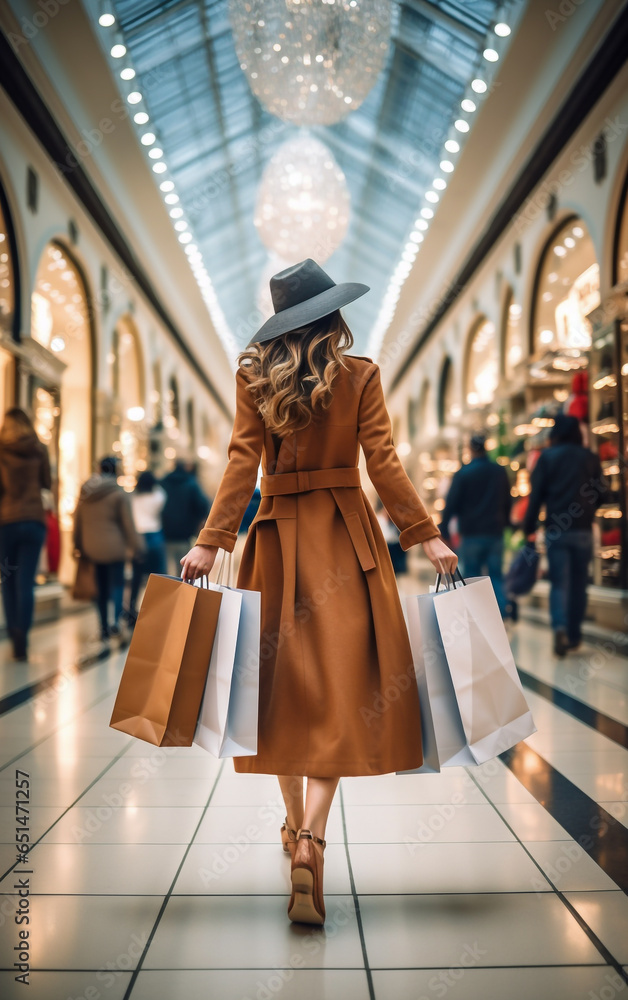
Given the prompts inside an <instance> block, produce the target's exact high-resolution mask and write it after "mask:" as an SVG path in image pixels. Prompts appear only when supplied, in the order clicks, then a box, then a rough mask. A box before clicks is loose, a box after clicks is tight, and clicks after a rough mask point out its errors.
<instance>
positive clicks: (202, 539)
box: [195, 528, 238, 552]
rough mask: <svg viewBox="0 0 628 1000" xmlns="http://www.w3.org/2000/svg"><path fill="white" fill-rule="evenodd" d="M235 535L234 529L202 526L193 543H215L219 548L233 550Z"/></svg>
mask: <svg viewBox="0 0 628 1000" xmlns="http://www.w3.org/2000/svg"><path fill="white" fill-rule="evenodd" d="M237 537H238V536H237V533H236V532H235V531H226V530H225V529H224V528H203V529H202V531H201V533H200V534H199V536H198V538H197V539H196V542H195V544H196V545H217V546H218V548H220V549H226V551H227V552H233V550H234V547H235V543H236V539H237Z"/></svg>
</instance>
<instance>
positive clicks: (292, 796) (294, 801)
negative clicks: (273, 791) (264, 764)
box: [277, 774, 303, 830]
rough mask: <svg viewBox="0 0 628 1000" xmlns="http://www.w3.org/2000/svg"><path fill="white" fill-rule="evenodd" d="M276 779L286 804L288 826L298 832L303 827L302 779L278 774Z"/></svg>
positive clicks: (293, 775)
mask: <svg viewBox="0 0 628 1000" xmlns="http://www.w3.org/2000/svg"><path fill="white" fill-rule="evenodd" d="M277 778H278V780H279V787H280V788H281V794H282V795H283V800H284V802H285V804H286V816H287V817H288V826H289V827H290V828H291V829H292V830H298V829H299V828H300V827H302V826H303V778H301V777H299V776H298V775H295V774H278V775H277Z"/></svg>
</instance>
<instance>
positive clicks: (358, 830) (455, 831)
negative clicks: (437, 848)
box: [345, 799, 515, 844]
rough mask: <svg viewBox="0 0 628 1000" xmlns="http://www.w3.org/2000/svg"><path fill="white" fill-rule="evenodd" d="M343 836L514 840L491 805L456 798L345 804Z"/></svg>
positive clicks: (384, 840)
mask: <svg viewBox="0 0 628 1000" xmlns="http://www.w3.org/2000/svg"><path fill="white" fill-rule="evenodd" d="M345 814H346V825H347V836H348V839H349V842H350V843H353V844H375V843H381V844H405V843H416V842H417V841H418V842H420V843H443V842H451V841H461V842H482V841H493V840H514V839H515V837H514V834H512V833H511V832H510V830H509V829H508V827H507V826H506V824H505V823H504V821H503V820H502V819H501V818H500V816H499V814H498V813H497V812H496V811H495V808H494V807H493V806H492V805H489V804H488V803H486V804H484V805H469V804H464V803H463V804H460V803H459V802H458V800H457V799H456V800H455V801H453V802H447V803H431V804H429V805H399V806H394V808H389V809H383V808H382V807H381V806H346V808H345Z"/></svg>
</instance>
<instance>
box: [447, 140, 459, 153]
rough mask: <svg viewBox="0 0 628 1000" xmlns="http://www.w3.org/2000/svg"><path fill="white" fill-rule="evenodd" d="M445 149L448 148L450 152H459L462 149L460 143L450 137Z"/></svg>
mask: <svg viewBox="0 0 628 1000" xmlns="http://www.w3.org/2000/svg"><path fill="white" fill-rule="evenodd" d="M445 149H446V150H447V152H448V153H457V152H458V150H459V149H460V146H459V145H458V143H457V142H456V140H455V139H448V140H447V142H446V143H445Z"/></svg>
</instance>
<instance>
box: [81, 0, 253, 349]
mask: <svg viewBox="0 0 628 1000" xmlns="http://www.w3.org/2000/svg"><path fill="white" fill-rule="evenodd" d="M98 23H99V24H100V26H101V27H102V28H113V27H114V26H115V23H116V18H115V15H114V13H113V11H111V10H106V11H104V12H103V13H101V15H100V17H99V18H98ZM109 53H110V55H111V58H112V59H125V65H124V66H123V68H122V69H121V70H120V78H121V79H122V80H124V81H125V82H127V83H129V84H130V82H131V81H132V80H134V79H135V76H136V74H135V70H134V69H133V67H132V66H131V65H130V62H129V58H128V52H127V48H126V45H124V44H123V42H121V41H116V42H114V43H113V44H112V45H111V46H110V49H109ZM125 57H126V58H125ZM130 85H131V84H130ZM126 99H127V101H128V103H129V104H130V105H132V106H137V105H139V104H142V103H143V96H142V94H141V93H140V91H139V90H133V89H130V90H129V92H128V93H127V95H126ZM133 121H134V122H135V124H136V125H137V126H139V129H138V132H139V137H140V142H141V144H142V145H143V146H144V147H145V148H146V149H147V152H148V156H149V158H150V159H151V161H153V162H152V164H151V166H152V169H153V172H154V173H155V174H157V175H158V176H160V175H162V174H166V173H167V172H168V167H167V165H166V163H165V161H164V159H163V155H164V151H163V149H162V148H161V147H160V146H158V145H155V143H156V141H157V136H156V135H155V133H154V132H152V131H150V130H148V131H142V128H143V126H145V125H148V124H149V121H150V116H149V114H148V112H147V111H146V110H142V109H140V110H137V111H136V112H135V113H134V115H133ZM159 188H160V190H161V192H162V193H163V196H164V201H165V203H166V205H168V211H169V215H170V218H171V219H172V220H173V225H174V228H175V230H176V233H177V238H178V240H179V243H181V244H182V246H183V248H184V250H185V253H186V254H187V258H188V261H189V263H190V267H191V268H192V272H193V274H194V277H195V279H196V283H197V284H198V286H199V289H200V291H201V295H202V296H203V299H204V300H205V304H206V305H207V308H208V309H209V313H210V316H211V318H212V322H213V324H214V326H215V328H216V331H217V333H218V335H219V337H220V338H221V340H222V342H223V344H224V346H225V349H226V350H227V353H228V355H229V356H231V357H233V356H235V354H236V353H237V345H236V344H235V341H234V338H233V335H232V333H231V331H230V329H229V326H228V324H227V321H226V319H225V315H224V313H223V311H222V309H221V307H220V304H219V302H218V298H217V296H216V292H215V290H214V287H213V285H212V282H211V279H210V277H209V274H208V273H207V268H206V267H205V263H204V261H203V255H202V254H201V252H200V250H199V248H198V246H197V245H196V244H195V243H194V237H193V235H192V233H191V232H190V225H189V222H188V221H187V220H186V219H185V213H184V211H183V208H182V207H181V205H180V204H179V195H178V194H177V193H176V190H175V183H174V181H173V180H171V179H169V178H167V177H164V178H163V179H162V180H161V181H160V184H159Z"/></svg>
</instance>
